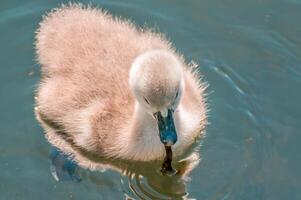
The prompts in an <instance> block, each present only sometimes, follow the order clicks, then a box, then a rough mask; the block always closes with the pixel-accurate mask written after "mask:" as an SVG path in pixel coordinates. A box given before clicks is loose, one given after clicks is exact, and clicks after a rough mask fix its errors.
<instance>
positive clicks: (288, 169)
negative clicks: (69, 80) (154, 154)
mask: <svg viewBox="0 0 301 200" xmlns="http://www.w3.org/2000/svg"><path fill="white" fill-rule="evenodd" d="M25 2H26V3H25ZM83 2H85V1H83ZM86 2H91V3H92V4H93V5H99V6H101V7H104V8H106V9H108V10H109V11H110V12H111V13H113V14H115V15H120V16H123V17H127V18H131V19H132V20H133V21H135V23H137V24H139V25H147V26H151V27H155V30H160V31H161V32H164V33H166V34H167V35H168V37H169V38H170V39H171V40H172V41H173V42H174V44H175V46H176V47H177V49H178V50H179V51H180V52H182V53H183V54H184V55H185V56H186V58H187V59H188V60H194V61H195V62H197V63H199V64H200V67H199V70H200V71H201V72H202V74H203V75H204V78H203V79H204V80H205V81H206V82H208V83H209V84H210V86H209V88H208V92H209V95H208V102H209V105H210V109H211V111H210V117H209V121H210V123H211V124H210V125H209V126H208V127H207V129H206V132H207V137H206V138H205V139H204V140H203V142H202V146H201V148H200V150H199V152H201V158H202V160H201V162H200V163H198V162H197V161H196V163H195V169H193V170H192V172H191V174H190V179H188V178H186V179H185V180H179V179H177V178H175V177H171V178H166V177H162V176H161V175H159V174H158V172H157V171H156V170H155V169H153V168H152V167H153V166H152V165H143V164H141V166H139V167H137V165H135V166H134V167H133V166H126V165H125V164H121V165H120V164H119V165H118V164H116V165H117V166H119V167H121V168H122V167H123V168H124V167H128V168H130V169H131V170H132V171H134V172H135V173H134V174H132V173H128V174H124V175H122V173H119V172H117V171H114V170H110V169H109V170H103V171H94V172H90V171H88V170H80V171H79V173H80V175H81V177H82V179H83V180H82V181H81V182H79V183H78V182H72V181H67V182H57V181H55V179H54V178H53V177H52V175H51V172H50V160H49V152H50V148H51V147H50V145H49V143H48V142H47V141H46V140H45V138H44V136H43V130H42V129H41V128H40V126H39V125H38V123H37V122H36V120H35V118H34V114H33V107H34V101H33V97H34V90H35V88H36V84H37V83H38V80H39V66H38V65H37V64H36V62H35V56H34V49H33V41H34V31H35V30H36V28H37V26H38V23H39V21H40V20H41V16H42V14H43V13H44V12H46V11H49V10H50V9H51V8H54V7H57V6H59V5H60V3H61V2H59V1H44V2H43V1H37V0H35V1H33V0H32V1H29V0H28V1H24V2H23V3H20V1H16V0H14V1H1V2H0V44H1V46H0V63H1V66H0V81H1V82H0V99H1V100H0V101H1V104H0V127H1V129H0V130H1V131H0V136H1V139H0V180H1V182H0V199H126V198H128V199H132V198H134V199H139V197H140V198H145V199H149V197H150V198H153V199H159V198H162V199H167V197H172V198H173V199H181V198H183V199H185V198H186V199H208V200H214V199H244V200H247V199H250V200H253V199H259V200H260V199H271V200H282V199H291V200H297V199H301V170H300V169H301V154H300V146H301V133H300V129H301V123H300V119H301V106H300V104H301V93H300V86H301V66H300V63H301V37H300V36H301V26H300V19H301V1H299V0H253V1H239V0H225V1H216V0H213V1H205V0H199V1H197V0H194V1H192V0H186V1H181V0H174V1H169V0H162V1H159V0H154V1H146V0H144V1H141V0H139V1H138V0H129V1H121V0H120V1H86ZM131 170H130V171H131Z"/></svg>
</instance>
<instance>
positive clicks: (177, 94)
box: [175, 90, 179, 99]
mask: <svg viewBox="0 0 301 200" xmlns="http://www.w3.org/2000/svg"><path fill="white" fill-rule="evenodd" d="M178 96H179V90H178V91H177V93H176V96H175V99H177V98H178Z"/></svg>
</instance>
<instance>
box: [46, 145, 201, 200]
mask: <svg viewBox="0 0 301 200" xmlns="http://www.w3.org/2000/svg"><path fill="white" fill-rule="evenodd" d="M71 148H72V150H73V151H74V152H73V153H74V154H73V155H76V158H74V160H77V162H78V164H79V165H80V166H82V167H83V168H88V169H91V170H93V171H95V170H98V171H102V172H104V171H106V170H113V171H117V172H119V173H120V174H121V175H122V178H121V185H122V188H123V190H124V193H125V196H126V198H127V199H132V198H137V197H138V198H139V199H171V198H172V199H183V198H186V196H187V195H188V193H187V190H186V182H187V181H188V180H189V178H188V175H189V173H190V172H191V171H192V170H193V169H194V168H195V167H196V166H197V165H198V164H199V162H200V156H199V153H198V145H195V146H194V147H191V149H190V150H189V152H188V153H186V155H185V156H184V157H182V158H178V159H176V160H175V161H174V162H173V167H174V168H175V169H176V170H177V173H176V174H175V175H173V176H168V175H163V174H162V173H161V172H160V168H161V164H162V161H160V160H158V161H152V162H140V161H125V160H118V159H107V158H100V157H98V156H95V155H91V154H87V152H83V151H82V150H79V149H76V148H75V147H71ZM50 158H51V161H52V166H51V172H52V175H53V177H54V178H55V179H56V180H57V181H70V180H73V181H80V180H83V181H85V179H89V181H91V182H93V183H94V184H96V185H98V184H99V183H101V178H99V179H98V178H97V175H95V174H93V175H90V176H89V175H88V176H87V175H86V174H87V170H84V169H83V168H82V169H75V162H74V161H73V160H72V158H71V157H68V156H66V155H65V154H64V153H62V152H60V151H59V150H57V149H53V150H52V152H51V155H50Z"/></svg>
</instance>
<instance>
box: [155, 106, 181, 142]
mask: <svg viewBox="0 0 301 200" xmlns="http://www.w3.org/2000/svg"><path fill="white" fill-rule="evenodd" d="M172 114H173V113H172V111H171V110H170V109H169V110H168V113H167V116H166V117H163V116H162V114H161V112H157V113H156V114H155V117H156V118H157V120H158V128H159V136H160V140H161V142H162V143H163V144H164V145H166V146H171V145H174V144H175V143H176V142H177V140H178V136H177V131H176V128H175V124H174V120H173V116H172Z"/></svg>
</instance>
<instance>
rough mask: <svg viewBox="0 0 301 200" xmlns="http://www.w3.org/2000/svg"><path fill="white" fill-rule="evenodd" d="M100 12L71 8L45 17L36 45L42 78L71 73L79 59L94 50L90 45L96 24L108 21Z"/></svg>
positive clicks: (81, 6)
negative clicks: (43, 76)
mask: <svg viewBox="0 0 301 200" xmlns="http://www.w3.org/2000/svg"><path fill="white" fill-rule="evenodd" d="M100 11H101V10H99V9H93V8H90V7H89V6H87V7H86V6H83V5H81V4H69V5H63V6H62V7H60V8H58V9H54V10H53V11H51V12H50V13H48V14H47V15H46V16H44V17H43V20H42V22H41V23H40V26H39V28H38V30H37V32H36V42H35V47H36V54H37V60H38V62H39V63H40V64H41V66H42V73H43V74H46V75H48V76H49V75H52V74H55V73H64V72H70V70H72V67H74V63H76V62H78V59H79V57H80V56H82V55H83V54H85V53H86V52H87V51H89V50H90V49H93V48H94V47H95V44H91V42H90V43H89V44H88V41H93V37H96V34H95V27H99V24H97V23H100V21H101V19H104V20H106V19H108V18H109V17H108V15H106V14H105V13H103V12H100ZM98 31H99V30H98ZM87 38H90V39H91V38H92V40H88V39H87ZM93 45H94V46H93Z"/></svg>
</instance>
